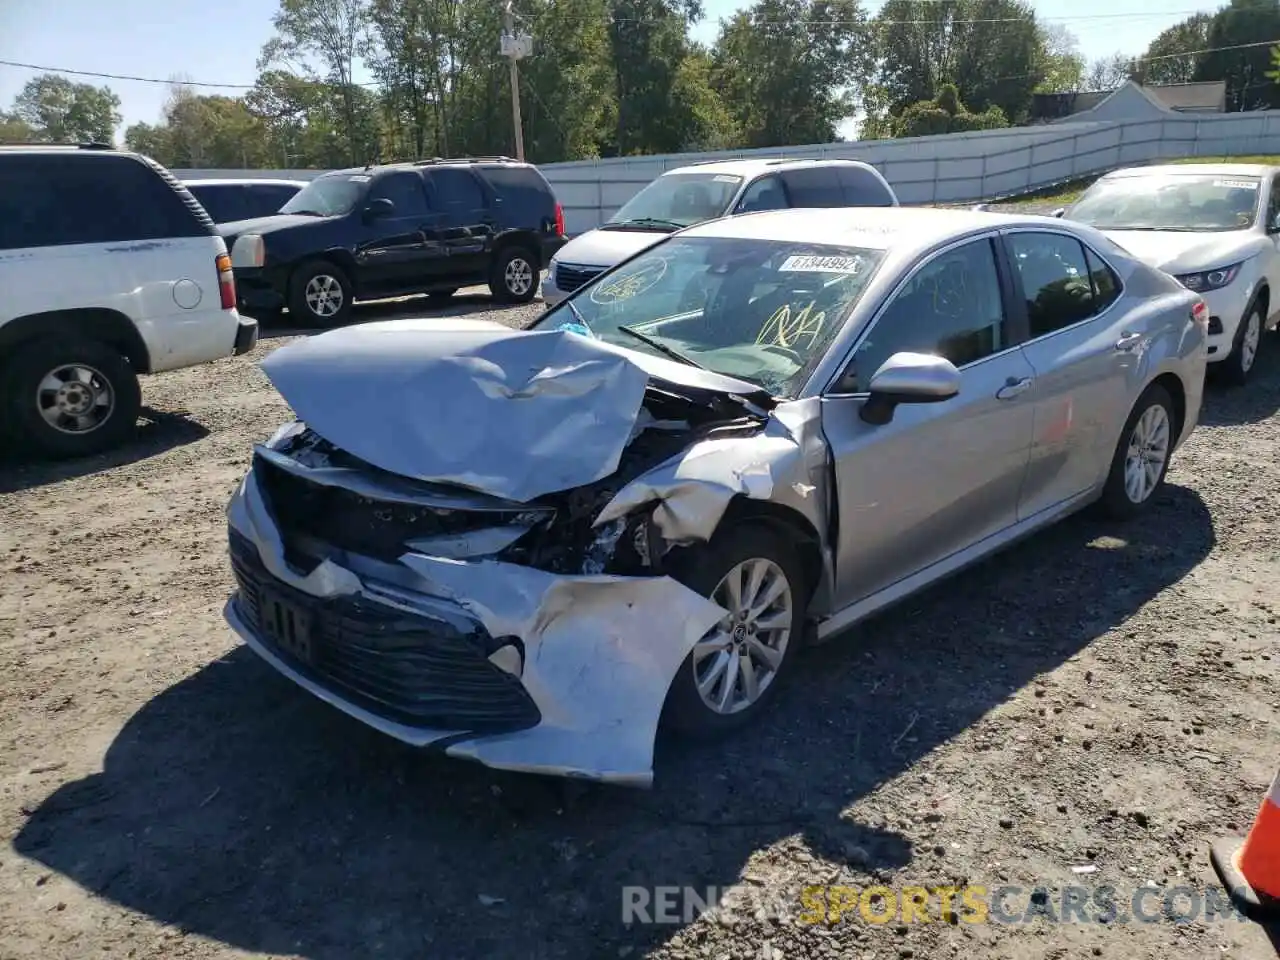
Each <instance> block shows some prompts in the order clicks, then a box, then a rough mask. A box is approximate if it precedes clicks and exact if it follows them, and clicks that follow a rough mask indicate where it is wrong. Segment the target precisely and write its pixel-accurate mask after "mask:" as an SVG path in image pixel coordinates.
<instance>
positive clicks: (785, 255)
mask: <svg viewBox="0 0 1280 960" xmlns="http://www.w3.org/2000/svg"><path fill="white" fill-rule="evenodd" d="M883 256H884V254H883V251H880V250H868V249H863V248H855V247H836V246H830V245H827V244H815V243H792V242H784V241H777V240H754V239H723V238H712V237H677V238H674V239H672V240H668V241H666V242H664V243H661V244H659V245H658V246H655V247H653V248H651V249H650V250H648V251H646V252H645V253H643V254H641V255H640V256H639V257H636V258H635V259H633V260H629V261H628V262H626V263H624V264H623V265H622V266H620V267H618V268H617V269H615V270H613V271H611V272H609V273H606V274H603V275H602V276H600V277H599V278H597V279H596V280H594V281H593V282H591V283H590V284H588V285H587V286H585V287H583V288H581V289H580V290H579V291H577V292H576V293H575V294H574V295H573V296H571V297H570V298H569V299H567V300H565V301H564V302H562V303H561V304H559V305H558V306H556V307H555V308H553V309H551V310H549V311H547V312H546V313H545V314H543V315H542V316H541V317H539V318H538V321H537V323H535V324H534V326H535V328H539V329H544V330H551V329H556V328H560V329H568V330H572V331H574V332H576V333H582V334H585V335H589V336H595V337H599V338H600V339H602V340H604V341H606V342H608V343H611V344H615V345H617V346H623V347H628V348H630V349H634V350H642V351H648V352H650V353H654V354H659V355H665V356H667V357H668V358H672V359H679V360H682V361H683V362H685V363H691V364H693V365H695V366H699V367H703V368H705V369H708V370H713V371H715V372H716V373H721V374H724V375H726V376H730V377H737V378H738V379H740V380H746V381H748V382H750V383H754V384H756V385H757V386H760V387H763V388H764V389H766V390H768V391H769V392H770V393H772V394H773V395H774V396H777V397H789V396H795V395H796V392H797V391H798V390H799V389H800V387H801V386H803V384H804V382H805V380H807V379H808V377H809V375H810V374H811V373H812V372H813V369H814V367H816V366H817V364H818V362H819V361H820V360H821V359H822V357H823V355H824V354H825V353H826V350H827V347H828V345H829V344H830V343H831V340H832V338H834V337H835V335H836V333H837V332H838V331H839V330H840V328H841V326H843V324H844V322H845V319H846V318H847V317H848V315H849V311H850V309H851V308H852V307H853V305H854V304H855V303H856V302H857V301H858V299H859V297H861V296H862V292H863V291H864V290H865V289H866V286H867V281H868V280H870V278H871V276H872V275H873V274H874V272H875V270H876V268H877V267H878V266H879V264H880V261H881V259H882V258H883Z"/></svg>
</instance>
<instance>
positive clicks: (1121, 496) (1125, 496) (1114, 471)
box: [1099, 384, 1177, 520]
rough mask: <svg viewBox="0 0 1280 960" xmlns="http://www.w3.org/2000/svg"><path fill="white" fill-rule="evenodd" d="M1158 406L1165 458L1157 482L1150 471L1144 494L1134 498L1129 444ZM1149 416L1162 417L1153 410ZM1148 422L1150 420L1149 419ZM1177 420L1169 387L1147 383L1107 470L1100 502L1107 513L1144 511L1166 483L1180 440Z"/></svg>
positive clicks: (1126, 515) (1121, 516)
mask: <svg viewBox="0 0 1280 960" xmlns="http://www.w3.org/2000/svg"><path fill="white" fill-rule="evenodd" d="M1155 408H1159V409H1160V410H1161V411H1162V413H1163V420H1164V424H1165V429H1164V436H1165V441H1164V462H1163V463H1161V464H1160V466H1159V469H1158V471H1157V473H1156V476H1155V482H1154V483H1151V482H1150V473H1149V472H1148V473H1147V482H1146V483H1144V484H1143V485H1142V487H1141V489H1140V494H1141V495H1140V496H1139V497H1138V498H1137V499H1135V498H1134V496H1132V495H1130V492H1129V487H1128V484H1127V482H1126V479H1127V477H1128V464H1129V462H1130V445H1131V443H1134V442H1135V433H1136V432H1137V431H1138V425H1139V423H1140V422H1142V421H1143V418H1144V416H1147V415H1148V413H1149V411H1151V410H1153V409H1155ZM1150 416H1151V417H1152V418H1156V419H1157V420H1158V419H1159V418H1160V415H1159V414H1150ZM1149 424H1150V421H1149V422H1148V425H1149ZM1175 424H1176V420H1175V417H1174V410H1173V400H1172V399H1171V398H1170V396H1169V391H1167V390H1165V388H1164V387H1162V386H1160V385H1159V384H1152V385H1151V386H1149V387H1147V389H1146V390H1145V391H1144V392H1143V394H1142V396H1140V397H1139V398H1138V402H1137V403H1135V404H1134V405H1133V409H1132V410H1131V411H1130V412H1129V419H1128V420H1126V421H1125V424H1124V430H1122V431H1121V433H1120V442H1119V443H1118V444H1116V452H1115V454H1114V455H1113V456H1112V458H1111V470H1110V472H1109V473H1108V474H1107V482H1106V485H1105V486H1104V487H1103V491H1102V500H1101V502H1100V504H1099V506H1100V507H1101V508H1102V513H1103V514H1104V515H1105V516H1107V517H1109V518H1111V519H1113V520H1128V519H1130V518H1132V517H1135V516H1137V515H1138V514H1140V513H1142V512H1143V511H1145V510H1146V509H1147V508H1148V507H1149V506H1150V504H1151V501H1152V499H1153V498H1154V497H1155V493H1156V491H1157V490H1159V489H1160V485H1161V484H1163V483H1164V478H1165V475H1166V474H1167V473H1168V472H1169V460H1170V458H1171V457H1172V455H1173V445H1174V442H1175V441H1176V440H1177V437H1176V435H1175V434H1174V429H1175ZM1148 450H1150V448H1148Z"/></svg>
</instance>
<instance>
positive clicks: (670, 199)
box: [606, 173, 742, 230]
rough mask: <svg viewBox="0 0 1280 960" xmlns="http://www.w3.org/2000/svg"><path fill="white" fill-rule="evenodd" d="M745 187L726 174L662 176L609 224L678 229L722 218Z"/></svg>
mask: <svg viewBox="0 0 1280 960" xmlns="http://www.w3.org/2000/svg"><path fill="white" fill-rule="evenodd" d="M741 185H742V178H741V177H731V176H729V175H728V174H724V173H715V174H713V173H679V174H674V175H672V176H663V177H659V178H658V179H657V180H655V181H653V183H651V184H649V185H648V186H647V187H645V188H644V189H643V190H641V191H640V192H639V193H637V194H636V195H635V196H634V197H632V198H631V199H630V200H628V201H627V202H626V203H625V204H623V205H622V209H621V210H619V211H618V212H617V213H615V214H614V215H613V216H612V217H610V218H609V220H608V221H607V222H606V226H607V225H608V224H618V225H621V224H627V225H630V226H650V227H658V228H663V227H666V228H669V229H671V230H678V229H679V228H681V227H687V226H690V225H691V224H695V223H698V222H700V221H702V220H711V219H714V218H715V217H718V216H721V215H722V214H723V213H724V212H725V208H726V207H728V206H729V202H730V201H731V200H732V199H733V198H734V196H735V195H736V194H737V192H738V187H739V186H741Z"/></svg>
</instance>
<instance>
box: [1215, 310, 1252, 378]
mask: <svg viewBox="0 0 1280 960" xmlns="http://www.w3.org/2000/svg"><path fill="white" fill-rule="evenodd" d="M1263 325H1264V320H1263V316H1262V305H1261V304H1258V303H1254V304H1253V305H1252V306H1250V307H1249V312H1248V313H1247V314H1245V317H1244V319H1243V320H1241V321H1240V329H1239V331H1238V332H1237V333H1236V342H1235V343H1234V344H1233V345H1232V348H1231V353H1230V355H1229V356H1228V357H1227V359H1225V360H1223V361H1222V362H1221V363H1219V364H1217V365H1216V366H1218V367H1219V368H1220V370H1221V374H1222V379H1223V380H1225V381H1226V382H1227V383H1229V384H1231V385H1232V386H1236V387H1242V386H1244V385H1245V384H1246V383H1247V382H1248V380H1249V374H1250V373H1252V372H1253V366H1254V364H1255V363H1256V362H1257V360H1258V350H1259V349H1260V348H1261V347H1262V327H1263Z"/></svg>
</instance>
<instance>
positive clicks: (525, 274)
mask: <svg viewBox="0 0 1280 960" xmlns="http://www.w3.org/2000/svg"><path fill="white" fill-rule="evenodd" d="M534 264H535V260H534V258H533V255H532V254H530V253H529V251H528V250H526V249H524V248H523V247H507V248H506V249H505V250H500V251H499V252H498V255H497V256H496V257H495V258H494V261H493V268H492V270H491V271H490V272H489V292H490V293H492V294H493V298H494V299H495V300H497V301H498V302H499V303H528V302H529V301H531V300H532V299H533V295H534V294H535V293H537V292H538V268H537V267H536V266H535V265H534Z"/></svg>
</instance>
